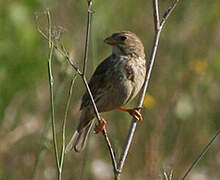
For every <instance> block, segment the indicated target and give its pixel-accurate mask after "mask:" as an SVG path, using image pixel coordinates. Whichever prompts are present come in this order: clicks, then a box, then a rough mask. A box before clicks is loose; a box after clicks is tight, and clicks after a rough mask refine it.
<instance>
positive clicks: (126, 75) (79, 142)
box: [65, 31, 146, 152]
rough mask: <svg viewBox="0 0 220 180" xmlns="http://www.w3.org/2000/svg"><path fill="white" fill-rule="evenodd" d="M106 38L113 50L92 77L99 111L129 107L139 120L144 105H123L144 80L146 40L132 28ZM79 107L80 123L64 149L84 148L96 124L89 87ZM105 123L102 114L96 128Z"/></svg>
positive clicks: (92, 89) (98, 129)
mask: <svg viewBox="0 0 220 180" xmlns="http://www.w3.org/2000/svg"><path fill="white" fill-rule="evenodd" d="M104 42H105V43H106V44H107V45H110V46H112V54H111V55H110V56H109V57H107V58H106V59H105V60H104V61H102V62H101V63H100V64H99V65H98V66H97V68H96V70H95V72H94V73H93V75H92V77H91V79H90V81H89V88H90V90H91V93H92V95H93V98H94V102H95V104H96V106H97V109H98V111H99V112H107V111H112V110H117V109H118V110H121V111H126V112H128V113H129V114H130V115H131V116H133V117H134V119H136V120H137V121H142V120H143V117H142V115H141V114H140V112H139V110H140V109H141V107H136V108H133V109H126V108H124V107H123V106H124V105H126V104H127V103H128V102H129V101H131V100H132V99H133V98H134V97H135V96H136V95H137V94H138V92H139V91H140V90H141V88H142V86H143V84H144V80H145V76H146V60H145V53H144V46H143V43H142V42H141V40H140V39H139V37H138V36H137V35H136V34H134V33H132V32H130V31H120V32H116V33H113V34H112V35H111V36H109V37H107V38H106V39H105V40H104ZM80 110H81V115H80V119H79V122H78V125H77V127H76V130H75V132H74V134H73V136H72V138H71V140H70V142H69V143H68V144H67V146H66V149H65V152H69V151H71V150H75V151H76V152H81V151H82V150H83V149H84V147H85V144H86V141H87V137H88V134H89V132H90V130H91V128H92V126H93V123H94V118H95V117H96V114H95V111H94V108H93V105H92V102H91V100H90V97H89V94H88V92H87V91H86V92H85V93H84V95H83V97H82V103H81V107H80ZM105 124H106V121H105V119H104V118H103V117H101V122H99V124H98V125H96V127H95V132H96V133H98V132H100V131H102V130H103V129H104V127H105Z"/></svg>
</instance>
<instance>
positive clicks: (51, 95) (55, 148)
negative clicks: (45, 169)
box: [47, 11, 59, 177]
mask: <svg viewBox="0 0 220 180" xmlns="http://www.w3.org/2000/svg"><path fill="white" fill-rule="evenodd" d="M47 17H48V28H49V29H48V32H49V40H51V38H50V37H51V17H50V12H49V11H47ZM49 48H50V54H49V58H48V76H49V85H50V105H51V123H52V132H53V145H54V153H55V158H56V165H57V171H58V177H59V155H58V148H57V139H56V122H55V107H54V89H53V85H54V79H53V73H52V55H53V50H54V43H53V41H49Z"/></svg>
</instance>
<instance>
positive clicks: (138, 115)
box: [118, 107, 143, 122]
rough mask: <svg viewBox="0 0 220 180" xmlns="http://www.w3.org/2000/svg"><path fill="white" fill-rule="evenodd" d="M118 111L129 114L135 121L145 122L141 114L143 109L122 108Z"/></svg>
mask: <svg viewBox="0 0 220 180" xmlns="http://www.w3.org/2000/svg"><path fill="white" fill-rule="evenodd" d="M118 109H119V110H120V111H126V112H128V113H129V114H130V115H131V116H132V117H133V118H134V119H136V120H137V121H139V122H141V121H143V117H142V115H141V113H140V112H139V110H140V109H142V107H136V108H133V109H126V108H123V107H120V108H118Z"/></svg>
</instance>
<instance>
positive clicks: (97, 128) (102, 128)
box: [95, 117, 107, 134]
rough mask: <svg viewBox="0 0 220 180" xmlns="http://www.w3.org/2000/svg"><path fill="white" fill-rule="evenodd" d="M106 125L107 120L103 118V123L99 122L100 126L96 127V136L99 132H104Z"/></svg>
mask: <svg viewBox="0 0 220 180" xmlns="http://www.w3.org/2000/svg"><path fill="white" fill-rule="evenodd" d="M106 123H107V122H106V120H105V119H104V118H103V117H101V122H99V124H97V125H96V126H95V134H98V133H99V132H101V131H103V130H104V128H105V125H106Z"/></svg>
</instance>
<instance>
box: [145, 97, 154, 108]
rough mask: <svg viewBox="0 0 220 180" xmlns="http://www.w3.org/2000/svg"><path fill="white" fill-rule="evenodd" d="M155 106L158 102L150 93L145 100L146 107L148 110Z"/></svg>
mask: <svg viewBox="0 0 220 180" xmlns="http://www.w3.org/2000/svg"><path fill="white" fill-rule="evenodd" d="M155 104H156V100H155V99H154V97H153V96H151V95H150V94H149V93H147V94H146V96H145V98H144V107H146V108H148V109H152V108H154V106H155Z"/></svg>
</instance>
